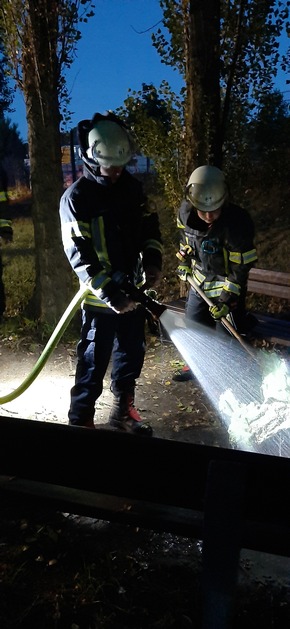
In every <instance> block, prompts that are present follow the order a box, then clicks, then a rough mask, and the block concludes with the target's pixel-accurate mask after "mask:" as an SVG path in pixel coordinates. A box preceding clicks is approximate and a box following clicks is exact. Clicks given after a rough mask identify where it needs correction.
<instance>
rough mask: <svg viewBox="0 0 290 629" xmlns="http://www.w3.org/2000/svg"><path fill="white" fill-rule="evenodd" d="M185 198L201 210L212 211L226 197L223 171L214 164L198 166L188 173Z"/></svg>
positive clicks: (226, 189) (221, 203)
mask: <svg viewBox="0 0 290 629" xmlns="http://www.w3.org/2000/svg"><path fill="white" fill-rule="evenodd" d="M186 198H187V199H188V201H190V203H192V205H193V206H194V207H195V208H196V209H197V210H200V211H201V212H214V211H215V210H217V209H218V208H221V207H222V206H223V204H224V203H225V201H226V200H227V198H228V187H227V183H226V180H225V176H224V173H223V172H222V171H221V170H220V169H219V168H216V166H199V168H196V169H195V170H194V171H193V172H192V173H191V175H190V177H189V180H188V183H187V186H186Z"/></svg>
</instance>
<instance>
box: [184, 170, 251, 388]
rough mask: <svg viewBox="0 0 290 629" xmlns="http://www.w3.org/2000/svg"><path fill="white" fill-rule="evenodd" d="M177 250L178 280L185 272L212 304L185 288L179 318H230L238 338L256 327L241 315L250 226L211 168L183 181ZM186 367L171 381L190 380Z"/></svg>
mask: <svg viewBox="0 0 290 629" xmlns="http://www.w3.org/2000/svg"><path fill="white" fill-rule="evenodd" d="M177 226H178V230H179V235H180V249H179V252H178V253H177V257H178V259H179V262H180V263H179V266H178V269H177V272H178V275H179V277H180V279H181V280H184V281H186V277H187V275H188V274H189V275H190V276H191V277H192V278H193V279H194V281H195V282H196V283H197V284H198V285H199V286H200V288H201V289H202V291H203V292H204V294H205V296H207V297H208V298H209V299H210V300H211V302H213V304H214V305H213V306H211V307H210V308H209V306H208V304H207V302H206V301H205V300H204V299H203V298H202V297H200V295H199V294H198V293H197V292H196V291H195V290H194V289H193V288H192V287H190V289H189V291H188V294H187V299H186V307H185V316H186V318H187V319H189V320H190V321H197V322H199V323H203V324H205V325H209V326H215V324H216V322H217V321H219V319H221V318H222V317H227V318H228V319H230V322H231V324H232V325H233V326H234V327H235V328H236V330H237V332H238V333H239V334H246V333H247V332H249V330H250V329H251V328H252V327H253V326H254V325H255V324H256V320H255V318H254V317H253V316H252V315H250V314H249V313H247V311H246V293H247V280H248V275H249V271H250V269H251V267H252V266H253V265H254V263H255V262H256V260H257V253H256V249H255V245H254V224H253V221H252V219H251V217H250V215H249V213H248V212H247V211H246V210H245V209H243V208H242V207H240V206H238V205H235V204H234V203H232V202H231V200H230V199H229V190H228V185H227V181H226V178H225V175H224V173H223V172H222V171H221V170H220V169H219V168H216V167H215V166H208V165H205V166H200V167H199V168H196V169H195V170H194V171H193V172H192V174H191V175H190V177H189V180H188V183H187V186H186V193H185V199H184V201H183V202H182V204H181V207H180V209H179V213H178V219H177ZM191 378H192V373H191V371H190V369H189V368H188V366H187V365H185V366H184V367H183V368H182V369H180V370H178V371H177V372H176V373H175V374H174V376H173V379H174V380H177V381H184V380H190V379H191Z"/></svg>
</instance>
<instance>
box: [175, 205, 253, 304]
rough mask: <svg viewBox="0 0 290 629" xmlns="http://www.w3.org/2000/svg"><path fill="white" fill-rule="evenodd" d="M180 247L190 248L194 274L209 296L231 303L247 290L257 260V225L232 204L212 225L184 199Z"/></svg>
mask: <svg viewBox="0 0 290 629" xmlns="http://www.w3.org/2000/svg"><path fill="white" fill-rule="evenodd" d="M177 225H178V228H179V233H180V249H181V250H182V249H184V248H185V249H186V251H187V253H189V260H190V263H191V268H192V277H193V279H194V280H195V281H196V282H197V284H198V285H199V286H201V287H202V289H203V291H204V292H205V294H206V296H207V297H209V298H210V299H217V300H219V301H221V302H224V303H226V304H228V305H229V306H231V305H232V304H234V303H235V302H237V300H238V298H239V296H240V295H241V294H242V293H243V294H244V292H245V290H246V284H247V279H248V274H249V271H250V269H251V267H252V266H253V264H254V263H255V261H256V260H257V253H256V249H255V246H254V224H253V221H252V219H251V217H250V215H249V214H248V212H247V211H246V210H245V209H243V208H241V207H240V206H238V205H234V204H233V203H229V204H227V205H225V206H224V207H223V208H222V212H221V214H220V216H219V218H218V219H217V220H216V221H214V223H213V224H212V225H210V226H209V225H208V224H207V223H205V222H204V221H203V220H202V219H200V218H199V216H198V214H197V212H196V210H195V209H194V208H193V207H192V205H191V204H190V203H189V202H187V201H184V202H183V203H182V205H181V207H180V210H179V215H178V219H177Z"/></svg>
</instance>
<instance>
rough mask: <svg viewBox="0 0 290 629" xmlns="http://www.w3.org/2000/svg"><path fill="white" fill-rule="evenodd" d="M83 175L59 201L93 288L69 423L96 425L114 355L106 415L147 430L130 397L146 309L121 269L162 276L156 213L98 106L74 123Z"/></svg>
mask: <svg viewBox="0 0 290 629" xmlns="http://www.w3.org/2000/svg"><path fill="white" fill-rule="evenodd" d="M78 134H79V144H80V155H81V158H82V160H83V164H84V175H83V176H82V177H81V178H80V179H78V180H77V181H76V182H74V183H73V184H72V185H71V186H70V187H69V188H68V189H67V190H66V191H65V193H64V194H63V196H62V198H61V202H60V217H61V228H62V238H63V245H64V250H65V253H66V255H67V257H68V260H69V262H70V264H71V266H72V268H73V270H74V271H75V273H76V274H77V276H78V278H79V280H80V281H81V282H83V283H85V284H87V285H88V286H90V287H91V288H92V289H93V294H89V296H88V297H86V298H85V300H84V303H83V304H82V331H81V340H80V341H79V343H78V347H77V367H76V375H75V384H74V386H73V388H72V390H71V403H70V408H69V414H68V415H69V423H70V424H72V425H78V426H86V427H88V428H94V414H95V402H96V400H97V399H98V398H99V396H100V395H101V393H102V390H103V379H104V376H105V373H106V370H107V368H108V365H109V361H110V358H112V369H111V391H112V393H113V405H112V409H111V412H110V417H109V423H110V424H111V425H112V426H114V427H116V428H119V429H121V430H126V431H129V432H132V433H136V434H137V433H138V434H141V435H149V436H150V435H151V434H152V429H151V426H150V425H149V424H148V423H146V422H145V421H143V420H142V418H141V417H140V415H139V413H138V411H137V408H136V407H135V404H134V398H135V386H136V380H137V379H138V377H139V376H140V373H141V370H142V367H143V362H144V355H145V332H144V330H145V316H146V315H145V310H144V308H142V307H137V304H136V302H135V301H134V298H133V297H130V296H128V294H127V293H126V292H124V291H123V290H122V282H121V279H122V277H124V276H125V277H126V278H128V279H129V280H130V282H131V283H133V284H134V285H135V286H137V287H140V286H142V285H143V288H151V287H153V286H155V285H157V284H158V282H159V281H160V279H161V264H162V242H161V235H160V229H159V221H158V215H157V213H156V212H154V211H153V212H150V210H149V206H148V201H147V198H146V196H145V194H144V191H143V186H142V184H141V182H139V181H138V180H137V179H136V178H134V177H133V176H132V175H131V174H130V173H129V171H128V170H127V169H126V164H128V162H129V161H130V159H131V157H132V154H133V151H134V144H133V140H132V136H131V133H130V131H129V129H128V128H127V127H126V126H125V125H124V123H123V122H122V121H121V120H120V119H119V118H117V117H116V116H115V115H114V114H112V113H110V112H106V113H105V114H104V115H102V114H99V113H97V114H95V115H94V117H93V118H92V120H82V121H81V122H80V123H79V125H78Z"/></svg>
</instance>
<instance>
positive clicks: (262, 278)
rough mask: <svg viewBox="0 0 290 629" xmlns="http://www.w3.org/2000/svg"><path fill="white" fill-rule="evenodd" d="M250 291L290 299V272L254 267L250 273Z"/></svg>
mask: <svg viewBox="0 0 290 629" xmlns="http://www.w3.org/2000/svg"><path fill="white" fill-rule="evenodd" d="M248 292H249V293H258V294H260V295H268V296H269V297H278V298H280V299H289V300H290V273H282V272H280V271H267V270H265V269H258V268H257V269H256V268H253V269H251V270H250V273H249V279H248Z"/></svg>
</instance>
